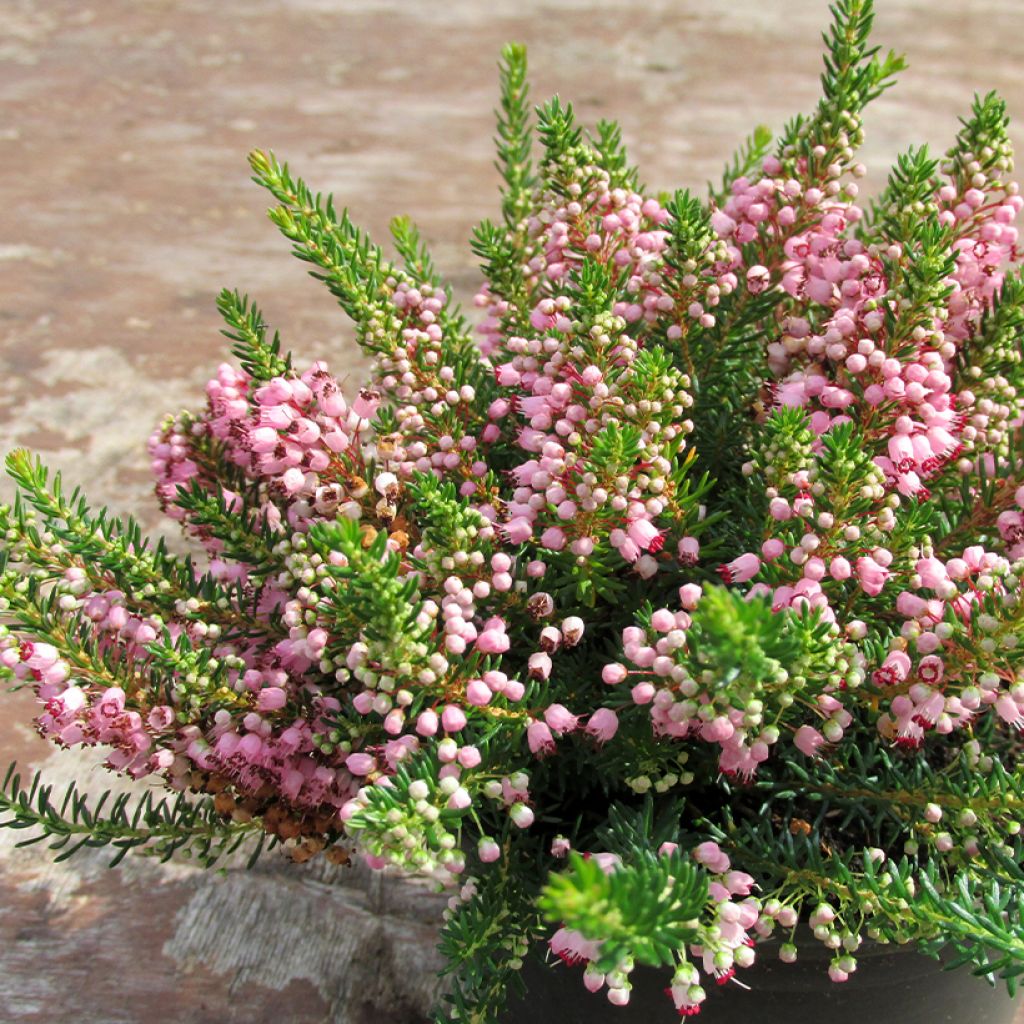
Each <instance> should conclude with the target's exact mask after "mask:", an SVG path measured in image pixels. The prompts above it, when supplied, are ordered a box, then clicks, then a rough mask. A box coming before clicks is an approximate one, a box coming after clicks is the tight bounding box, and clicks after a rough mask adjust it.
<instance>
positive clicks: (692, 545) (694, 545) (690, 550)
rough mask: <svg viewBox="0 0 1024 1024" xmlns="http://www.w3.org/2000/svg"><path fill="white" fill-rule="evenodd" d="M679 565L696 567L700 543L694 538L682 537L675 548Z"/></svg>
mask: <svg viewBox="0 0 1024 1024" xmlns="http://www.w3.org/2000/svg"><path fill="white" fill-rule="evenodd" d="M676 550H677V552H678V554H679V562H680V564H681V565H696V564H697V559H698V558H699V557H700V542H699V541H698V540H697V538H696V537H683V538H682V540H680V541H679V544H678V545H677V546H676Z"/></svg>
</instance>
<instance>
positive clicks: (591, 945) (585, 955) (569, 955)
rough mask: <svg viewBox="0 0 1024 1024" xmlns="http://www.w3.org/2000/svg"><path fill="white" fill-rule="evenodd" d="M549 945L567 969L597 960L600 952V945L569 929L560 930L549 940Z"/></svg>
mask: <svg viewBox="0 0 1024 1024" xmlns="http://www.w3.org/2000/svg"><path fill="white" fill-rule="evenodd" d="M548 945H549V946H550V947H551V952H552V953H554V954H555V956H557V957H558V958H559V959H560V960H561V961H562V963H564V964H565V965H566V966H567V967H575V966H576V965H577V964H581V963H586V962H589V961H590V960H596V959H597V957H598V954H599V952H600V943H598V942H591V941H588V940H587V939H585V938H584V937H583V936H582V935H581V934H580V933H579V932H577V931H571V930H570V929H568V928H559V929H558V931H557V932H555V934H554V935H552V936H551V938H550V939H548Z"/></svg>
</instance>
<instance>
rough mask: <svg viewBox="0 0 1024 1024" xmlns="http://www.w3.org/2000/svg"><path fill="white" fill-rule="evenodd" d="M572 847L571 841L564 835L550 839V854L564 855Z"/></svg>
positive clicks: (553, 855) (566, 854) (554, 855)
mask: <svg viewBox="0 0 1024 1024" xmlns="http://www.w3.org/2000/svg"><path fill="white" fill-rule="evenodd" d="M571 849H572V843H571V842H569V840H568V839H566V838H565V836H555V838H554V839H552V840H551V856H552V857H566V856H568V854H569V851H570V850H571Z"/></svg>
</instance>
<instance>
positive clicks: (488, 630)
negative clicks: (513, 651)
mask: <svg viewBox="0 0 1024 1024" xmlns="http://www.w3.org/2000/svg"><path fill="white" fill-rule="evenodd" d="M509 643H510V641H509V638H508V634H507V633H506V632H505V622H504V620H503V619H500V618H498V617H497V616H495V617H494V618H491V619H488V620H487V622H486V623H484V630H483V632H482V633H481V634H480V635H479V636H478V637H477V639H476V649H477V650H478V651H482V652H483V653H484V654H504V653H505V651H507V650H508V649H509Z"/></svg>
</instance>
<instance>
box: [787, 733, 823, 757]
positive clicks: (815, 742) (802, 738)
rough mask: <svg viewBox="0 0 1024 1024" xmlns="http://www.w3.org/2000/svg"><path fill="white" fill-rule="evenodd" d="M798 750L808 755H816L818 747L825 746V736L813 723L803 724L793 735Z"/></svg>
mask: <svg viewBox="0 0 1024 1024" xmlns="http://www.w3.org/2000/svg"><path fill="white" fill-rule="evenodd" d="M793 743H794V744H795V745H796V748H797V750H799V751H800V752H801V753H802V754H806V755H807V756H808V757H815V756H816V755H817V753H818V748H819V747H821V746H824V744H825V737H824V736H822V735H821V733H820V732H818V730H817V729H815V728H814V727H813V726H811V725H801V726H800V728H799V729H797V731H796V735H794V737H793Z"/></svg>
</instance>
